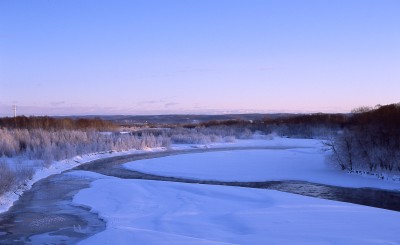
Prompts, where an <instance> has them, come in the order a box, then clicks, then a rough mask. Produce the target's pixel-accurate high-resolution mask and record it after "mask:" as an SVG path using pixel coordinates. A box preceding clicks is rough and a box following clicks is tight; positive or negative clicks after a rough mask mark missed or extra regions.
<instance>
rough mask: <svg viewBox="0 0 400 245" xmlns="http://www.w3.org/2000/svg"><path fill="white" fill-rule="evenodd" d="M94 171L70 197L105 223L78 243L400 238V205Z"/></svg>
mask: <svg viewBox="0 0 400 245" xmlns="http://www.w3.org/2000/svg"><path fill="white" fill-rule="evenodd" d="M69 174H78V175H90V176H92V177H96V176H97V178H99V179H98V180H96V181H94V182H92V184H91V187H90V188H88V189H84V190H81V191H80V192H79V193H78V194H77V195H76V196H75V197H74V203H75V204H77V205H84V206H86V207H91V208H92V211H93V212H97V213H99V215H100V217H101V218H103V219H104V220H105V221H106V222H107V228H106V230H105V231H103V232H100V233H98V234H96V235H94V236H92V237H90V238H88V239H86V240H84V241H82V242H81V243H80V244H133V243H135V244H399V243H400V236H399V234H398V228H397V225H398V224H399V222H400V213H399V212H394V211H389V210H384V209H377V208H371V207H366V206H360V205H355V204H349V203H342V202H336V201H329V200H322V199H317V198H311V197H304V196H300V195H295V194H289V193H283V192H278V191H272V190H263V189H251V188H240V187H229V186H210V185H199V184H185V183H173V182H162V181H149V180H125V179H118V178H114V177H106V176H102V175H99V174H93V173H89V172H84V171H75V172H72V173H69Z"/></svg>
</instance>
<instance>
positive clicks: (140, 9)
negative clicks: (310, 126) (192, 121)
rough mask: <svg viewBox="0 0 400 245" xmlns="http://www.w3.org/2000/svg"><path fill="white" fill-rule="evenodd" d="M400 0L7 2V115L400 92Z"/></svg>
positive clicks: (338, 107)
mask: <svg viewBox="0 0 400 245" xmlns="http://www.w3.org/2000/svg"><path fill="white" fill-rule="evenodd" d="M399 13H400V1H398V0H374V1H372V0H335V1H332V0H274V1H271V0H180V1H178V0H173V1H172V0H159V1H155V0H142V1H135V0H130V1H129V0H126V1H122V0H113V1H111V0H109V1H100V0H83V1H78V0H36V1H16V0H1V1H0V115H11V105H12V104H13V102H16V103H17V104H18V106H19V112H20V113H23V114H26V115H44V114H48V115H65V114H163V113H228V112H233V113H236V112H318V111H321V112H348V111H350V110H351V109H352V108H354V107H357V106H361V105H371V106H373V105H376V104H388V103H397V102H400V96H399V95H400V92H399V91H400V14H399Z"/></svg>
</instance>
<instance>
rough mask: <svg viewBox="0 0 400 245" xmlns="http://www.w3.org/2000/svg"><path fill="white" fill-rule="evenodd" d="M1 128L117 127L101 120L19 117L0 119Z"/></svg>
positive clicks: (110, 128)
mask: <svg viewBox="0 0 400 245" xmlns="http://www.w3.org/2000/svg"><path fill="white" fill-rule="evenodd" d="M0 128H9V129H44V130H60V129H65V130H87V129H95V130H102V131H104V130H114V129H116V128H117V125H115V124H114V123H112V122H110V121H105V120H101V119H97V118H95V119H70V118H53V117H47V116H46V117H25V116H18V117H16V118H13V117H3V118H0Z"/></svg>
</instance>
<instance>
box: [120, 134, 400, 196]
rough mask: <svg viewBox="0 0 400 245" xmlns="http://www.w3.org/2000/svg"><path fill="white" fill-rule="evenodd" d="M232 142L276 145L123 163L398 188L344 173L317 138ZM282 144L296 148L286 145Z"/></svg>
mask: <svg viewBox="0 0 400 245" xmlns="http://www.w3.org/2000/svg"><path fill="white" fill-rule="evenodd" d="M225 145H227V144H225ZM231 145H233V146H235V145H236V146H237V147H242V146H266V147H276V148H278V149H269V150H240V151H222V152H207V153H196V154H184V155H176V156H169V157H163V158H154V159H146V160H140V161H134V162H130V163H127V164H125V165H124V166H125V167H126V168H127V169H131V170H137V171H140V172H144V173H152V174H156V175H161V176H173V177H184V178H192V179H203V180H220V181H268V180H304V181H309V182H314V183H322V184H328V185H335V186H343V187H371V188H381V189H389V190H400V182H393V181H385V180H380V179H377V178H375V177H366V176H360V175H354V174H346V173H345V172H343V171H340V170H337V169H335V168H333V167H332V166H329V164H328V163H327V162H326V160H325V154H326V153H324V152H323V151H322V150H321V147H322V145H321V142H320V141H319V140H304V139H287V138H276V139H274V140H248V141H241V142H238V143H236V144H235V143H234V144H231ZM212 147H218V145H213V146H212ZM285 147H298V148H293V149H285ZM279 148H281V149H279Z"/></svg>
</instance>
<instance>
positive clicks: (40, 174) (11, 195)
mask: <svg viewBox="0 0 400 245" xmlns="http://www.w3.org/2000/svg"><path fill="white" fill-rule="evenodd" d="M162 150H165V148H162V147H160V148H153V149H146V150H129V151H120V152H116V151H112V152H111V151H110V152H101V153H92V154H86V155H83V156H76V157H74V158H71V159H67V160H62V161H55V162H53V163H52V164H51V165H50V166H49V167H48V168H46V167H37V168H35V169H34V171H35V174H34V175H33V177H32V179H30V180H29V181H28V182H27V183H26V185H25V186H21V187H20V188H19V189H18V190H16V191H10V192H7V193H5V194H3V195H2V196H0V213H3V212H6V211H7V210H8V209H9V208H10V207H11V206H12V205H13V203H14V202H15V201H16V200H18V198H19V196H20V195H22V193H23V192H24V191H26V190H29V189H30V188H31V187H32V185H33V184H34V183H36V182H37V181H39V180H41V179H44V178H47V177H49V176H50V175H53V174H59V173H61V172H63V171H65V170H69V169H72V168H74V167H76V166H78V165H81V164H83V163H87V162H91V161H94V160H97V159H103V158H109V157H115V156H120V155H129V154H141V153H145V152H149V151H162ZM9 160H10V161H9V164H13V163H14V160H15V161H16V160H18V161H21V159H20V158H15V159H9ZM26 163H28V164H30V165H32V164H33V163H32V161H30V160H26V161H24V162H20V163H18V164H26ZM14 164H15V163H14Z"/></svg>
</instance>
